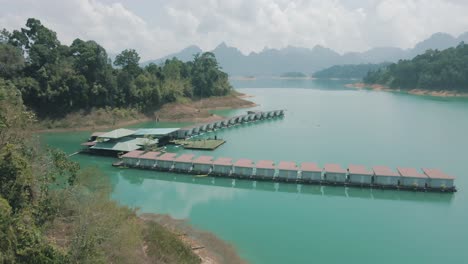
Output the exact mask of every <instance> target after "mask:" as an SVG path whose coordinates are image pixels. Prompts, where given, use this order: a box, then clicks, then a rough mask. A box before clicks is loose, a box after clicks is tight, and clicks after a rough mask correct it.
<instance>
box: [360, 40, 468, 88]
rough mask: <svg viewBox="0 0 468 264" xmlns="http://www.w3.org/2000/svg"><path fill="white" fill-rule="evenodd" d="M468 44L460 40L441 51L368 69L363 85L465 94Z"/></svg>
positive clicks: (467, 73) (467, 77) (429, 52)
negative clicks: (375, 68) (376, 68)
mask: <svg viewBox="0 0 468 264" xmlns="http://www.w3.org/2000/svg"><path fill="white" fill-rule="evenodd" d="M467 61H468V45H467V44H464V43H463V42H462V43H460V44H459V45H458V46H456V47H454V48H448V49H445V50H441V51H439V50H427V51H426V52H425V53H424V54H421V55H418V56H416V57H415V58H413V59H411V60H400V61H399V62H398V63H393V64H390V65H388V66H386V67H384V68H381V69H378V70H376V71H371V72H369V73H368V74H367V75H366V76H365V77H364V79H363V81H364V83H366V84H381V85H384V86H386V87H389V88H392V89H403V90H412V89H422V90H431V91H442V90H451V91H458V92H463V93H468V64H467Z"/></svg>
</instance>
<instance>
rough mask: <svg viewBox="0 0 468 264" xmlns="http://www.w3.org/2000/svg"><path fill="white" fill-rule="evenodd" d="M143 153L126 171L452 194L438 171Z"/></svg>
mask: <svg viewBox="0 0 468 264" xmlns="http://www.w3.org/2000/svg"><path fill="white" fill-rule="evenodd" d="M159 154H160V153H159V152H143V151H141V150H135V151H131V152H128V153H127V154H125V155H122V156H121V158H122V163H123V165H124V166H127V167H134V168H142V169H152V170H161V171H175V172H179V173H185V174H206V175H213V176H221V177H230V178H248V179H252V180H267V181H279V182H297V183H303V184H323V185H342V186H360V187H369V188H379V189H399V190H416V191H440V192H455V191H456V188H455V183H454V181H455V177H453V176H450V175H447V174H445V173H444V172H442V171H440V170H438V169H428V168H423V169H422V173H421V172H420V171H418V170H416V169H414V168H397V172H395V171H393V170H392V169H390V168H389V167H386V166H375V167H373V168H372V170H370V169H368V168H366V167H365V166H363V165H349V166H348V168H347V169H343V168H342V167H341V166H340V165H338V164H326V165H325V166H324V169H323V170H322V169H321V168H320V167H319V166H318V165H317V164H316V163H313V162H303V163H301V165H300V167H298V166H297V165H296V163H295V162H292V161H281V162H280V163H279V164H278V166H275V163H274V162H273V161H271V160H260V161H258V162H257V163H254V162H253V161H252V160H249V159H239V160H237V161H235V162H233V160H232V159H231V158H218V159H216V160H214V158H213V157H211V156H199V157H197V158H195V156H194V155H193V154H183V155H180V156H179V157H176V156H177V154H176V153H164V154H162V155H159Z"/></svg>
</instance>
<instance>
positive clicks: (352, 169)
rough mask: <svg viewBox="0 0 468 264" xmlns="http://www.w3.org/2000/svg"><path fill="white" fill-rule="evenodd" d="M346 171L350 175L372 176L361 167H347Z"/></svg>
mask: <svg viewBox="0 0 468 264" xmlns="http://www.w3.org/2000/svg"><path fill="white" fill-rule="evenodd" d="M348 171H349V173H350V174H360V175H372V174H373V173H372V171H370V170H368V169H367V168H366V167H364V166H362V165H349V167H348Z"/></svg>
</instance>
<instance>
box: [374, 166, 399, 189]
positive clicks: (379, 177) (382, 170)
mask: <svg viewBox="0 0 468 264" xmlns="http://www.w3.org/2000/svg"><path fill="white" fill-rule="evenodd" d="M372 170H373V171H374V184H376V185H381V186H399V185H400V174H398V173H396V172H395V171H393V170H392V169H390V168H389V167H387V166H375V167H373V168H372Z"/></svg>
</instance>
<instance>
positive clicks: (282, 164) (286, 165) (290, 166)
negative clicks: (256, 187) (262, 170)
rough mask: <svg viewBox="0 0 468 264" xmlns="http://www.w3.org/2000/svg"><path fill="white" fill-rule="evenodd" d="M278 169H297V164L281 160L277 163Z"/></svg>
mask: <svg viewBox="0 0 468 264" xmlns="http://www.w3.org/2000/svg"><path fill="white" fill-rule="evenodd" d="M278 169H280V170H297V165H296V163H295V162H292V161H281V162H280V163H279V164H278Z"/></svg>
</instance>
